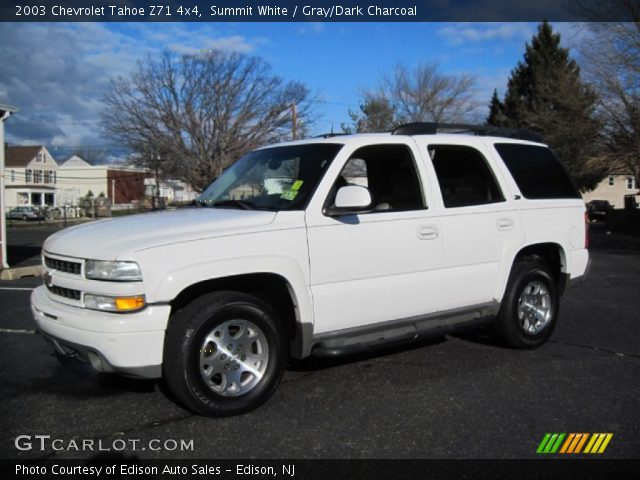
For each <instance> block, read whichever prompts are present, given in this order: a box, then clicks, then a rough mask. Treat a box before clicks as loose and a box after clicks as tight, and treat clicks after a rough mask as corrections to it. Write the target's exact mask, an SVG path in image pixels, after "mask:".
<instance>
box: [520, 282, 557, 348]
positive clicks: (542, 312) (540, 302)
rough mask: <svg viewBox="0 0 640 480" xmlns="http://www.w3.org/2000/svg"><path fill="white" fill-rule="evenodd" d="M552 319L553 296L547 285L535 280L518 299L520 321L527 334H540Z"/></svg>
mask: <svg viewBox="0 0 640 480" xmlns="http://www.w3.org/2000/svg"><path fill="white" fill-rule="evenodd" d="M550 319H551V294H550V293H549V290H548V289H547V287H546V286H545V284H544V283H543V282H541V281H539V280H533V281H531V282H529V283H528V284H527V286H526V287H524V289H523V290H522V293H521V294H520V298H518V321H519V322H520V325H521V326H522V328H523V329H524V331H525V332H526V333H528V334H529V335H536V334H537V333H540V332H541V331H542V330H543V329H544V328H545V327H546V326H547V324H548V323H549V320H550Z"/></svg>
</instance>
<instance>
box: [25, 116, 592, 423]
mask: <svg viewBox="0 0 640 480" xmlns="http://www.w3.org/2000/svg"><path fill="white" fill-rule="evenodd" d="M456 128H458V127H456ZM452 130H453V132H452ZM458 130H459V128H458ZM449 132H450V133H443V132H442V129H441V128H440V129H438V126H436V125H434V124H409V125H404V126H401V127H399V128H397V129H396V130H395V131H394V132H392V133H386V134H363V135H352V136H327V137H326V138H316V139H311V140H304V141H297V142H291V143H285V144H280V145H275V146H270V147H267V148H262V149H259V150H256V151H254V152H252V153H250V154H248V155H246V156H245V157H244V158H242V159H241V160H239V161H238V162H237V163H235V164H234V165H233V166H232V167H231V168H229V169H228V170H227V171H225V173H224V174H223V175H221V176H220V177H219V178H218V179H217V180H216V181H215V182H213V183H212V184H211V186H210V187H209V188H207V189H206V190H205V191H204V192H203V193H202V194H201V195H200V197H199V200H198V202H199V204H200V205H201V208H192V209H182V210H178V211H174V212H164V213H150V214H145V215H140V216H133V217H128V218H122V219H116V220H104V221H99V222H95V223H91V224H85V225H81V226H76V227H72V228H69V229H66V230H63V231H61V232H59V233H57V234H55V235H53V236H51V237H50V238H49V239H48V240H47V241H46V243H45V245H44V249H43V257H44V266H45V269H46V273H45V285H43V286H42V287H40V288H37V289H36V290H35V291H34V292H33V295H32V298H31V301H32V308H33V314H34V316H35V320H36V322H37V324H38V327H39V329H40V331H41V332H42V334H43V336H45V337H46V338H47V339H49V340H50V341H51V342H52V344H53V345H54V346H55V348H56V349H57V351H58V352H60V353H63V354H64V353H69V352H73V353H74V354H76V355H78V356H80V357H82V358H84V359H85V360H88V361H89V362H91V364H92V365H93V367H94V368H96V369H97V370H100V371H107V372H119V373H122V374H126V375H132V376H139V377H146V378H155V377H161V376H162V377H164V378H165V380H166V382H167V383H168V385H169V386H170V388H171V389H172V391H173V392H174V393H175V395H176V397H177V398H178V399H179V400H180V401H181V402H182V403H183V404H184V405H185V406H186V407H188V408H190V409H191V410H193V411H195V412H198V413H200V414H204V415H231V414H235V413H240V412H245V411H248V410H250V409H252V408H255V407H256V406H258V405H259V404H261V403H262V402H264V401H265V400H266V399H267V398H268V397H269V396H270V395H271V394H272V393H273V392H274V390H275V389H276V387H277V385H278V382H279V380H280V378H281V375H282V373H283V370H284V367H285V362H286V361H287V358H288V357H292V358H303V357H307V356H309V355H311V354H318V355H338V354H341V353H347V352H352V351H356V350H362V349H370V348H373V347H375V346H378V345H383V344H386V343H389V342H398V341H405V340H406V341H409V340H412V339H415V338H417V337H419V336H421V335H426V334H432V333H433V332H437V333H444V332H447V331H450V330H451V329H454V328H458V327H460V326H461V325H465V326H468V325H469V324H472V323H478V324H480V323H482V322H487V321H491V322H493V326H494V330H495V332H496V333H497V334H498V335H499V337H500V338H501V339H502V340H503V341H504V342H506V343H507V344H509V345H511V346H513V347H516V348H531V347H536V346H538V345H540V344H542V343H544V342H545V341H546V340H547V338H549V335H551V332H552V330H553V327H554V325H555V323H556V321H557V317H558V303H559V296H560V294H561V293H562V291H563V290H564V287H565V285H566V284H567V283H568V282H569V281H571V280H575V279H578V278H580V277H582V276H583V275H585V271H586V269H587V264H588V258H589V255H588V251H587V245H586V243H587V231H586V224H585V206H584V203H583V201H582V200H581V198H580V196H579V194H578V192H577V191H576V189H575V187H574V186H573V184H572V183H571V181H570V179H569V178H568V177H567V174H566V173H565V171H564V170H563V168H562V167H561V166H560V164H559V163H558V161H557V160H556V159H555V157H554V156H553V154H552V153H551V151H550V150H549V149H548V148H547V147H546V146H545V145H542V144H540V143H536V142H532V141H527V140H521V139H514V138H511V137H507V136H499V135H496V134H495V132H494V133H492V134H491V135H488V133H491V132H487V131H486V130H483V129H482V128H470V129H468V132H467V133H466V134H460V133H454V132H455V128H453V127H452V126H449ZM511 133H512V132H511Z"/></svg>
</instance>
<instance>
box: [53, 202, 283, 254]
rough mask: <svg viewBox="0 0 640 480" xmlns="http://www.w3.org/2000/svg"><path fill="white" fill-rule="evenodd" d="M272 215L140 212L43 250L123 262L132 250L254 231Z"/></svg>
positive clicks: (82, 228) (85, 228)
mask: <svg viewBox="0 0 640 480" xmlns="http://www.w3.org/2000/svg"><path fill="white" fill-rule="evenodd" d="M275 216H276V213H275V212H264V211H249V210H233V209H220V208H184V209H180V210H175V211H172V212H154V213H144V214H139V215H131V216H127V217H123V218H115V219H108V220H100V221H98V222H91V223H85V224H83V225H77V226H75V227H71V228H67V229H64V230H61V231H60V232H57V233H55V234H54V235H52V236H50V237H49V238H48V239H47V241H46V242H45V243H44V247H43V248H44V251H45V252H48V253H53V254H58V255H64V256H69V257H78V258H94V259H98V260H115V259H127V258H130V256H131V255H132V254H133V253H134V252H136V251H139V250H144V249H146V248H151V247H156V246H159V245H167V244H172V243H177V242H184V241H189V240H198V239H203V238H210V237H216V236H220V235H232V234H237V233H248V232H251V231H256V230H257V229H259V228H260V227H263V226H265V225H268V224H269V223H271V222H272V221H273V220H274V218H275Z"/></svg>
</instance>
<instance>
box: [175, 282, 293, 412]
mask: <svg viewBox="0 0 640 480" xmlns="http://www.w3.org/2000/svg"><path fill="white" fill-rule="evenodd" d="M286 353H287V349H286V337H285V335H284V332H283V331H282V328H281V324H280V322H279V320H278V318H277V316H276V314H275V312H273V310H272V309H271V308H270V307H269V306H268V305H266V304H265V303H263V302H262V301H260V300H259V299H257V298H255V297H253V296H251V295H246V294H243V293H237V292H216V293H210V294H207V295H204V296H202V297H199V298H197V299H196V300H194V301H193V302H191V303H190V304H189V305H187V306H186V307H184V308H183V309H181V310H179V311H178V312H176V314H175V315H174V316H173V317H172V319H171V321H170V324H169V328H168V329H167V336H166V340H165V348H164V360H163V370H164V376H165V379H166V382H167V384H168V386H169V388H170V389H171V391H172V392H173V393H174V395H175V396H176V397H177V398H178V400H179V401H180V402H181V403H182V404H184V406H186V407H187V408H189V409H190V410H192V411H194V412H196V413H199V414H201V415H207V416H216V417H220V416H229V415H235V414H239V413H244V412H247V411H250V410H253V409H254V408H256V407H258V406H259V405H261V404H262V403H264V402H265V401H266V400H267V399H268V398H269V397H270V396H271V395H272V394H273V392H274V391H275V389H276V388H277V386H278V383H279V382H280V379H281V377H282V374H283V372H284V366H285V362H286Z"/></svg>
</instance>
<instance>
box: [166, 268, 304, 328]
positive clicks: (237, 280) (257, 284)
mask: <svg viewBox="0 0 640 480" xmlns="http://www.w3.org/2000/svg"><path fill="white" fill-rule="evenodd" d="M222 290H230V291H235V292H243V293H247V294H249V295H253V296H254V297H257V298H259V299H260V300H262V301H263V302H264V303H266V304H267V305H269V306H270V307H271V308H273V309H274V310H275V311H276V313H277V314H278V317H279V318H280V319H281V320H282V322H284V326H285V328H286V332H287V336H288V338H289V340H292V339H293V338H294V336H295V333H296V328H295V326H296V303H295V301H294V295H293V292H292V291H291V288H290V285H289V283H288V282H287V280H285V278H284V277H282V276H280V275H277V274H274V273H252V274H247V275H235V276H231V277H224V278H215V279H211V280H205V281H203V282H199V283H195V284H193V285H191V286H189V287H187V288H185V289H184V290H182V291H181V292H180V293H179V294H178V296H177V297H176V298H174V299H173V300H172V301H171V311H172V313H173V312H175V311H177V310H180V309H181V308H182V307H184V306H185V305H187V304H188V303H190V302H191V301H192V300H195V299H196V298H198V297H200V296H202V295H204V294H206V293H209V292H214V291H222Z"/></svg>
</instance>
